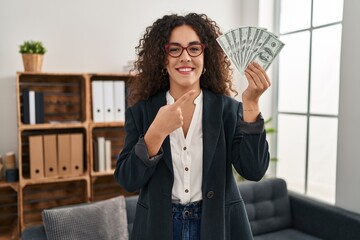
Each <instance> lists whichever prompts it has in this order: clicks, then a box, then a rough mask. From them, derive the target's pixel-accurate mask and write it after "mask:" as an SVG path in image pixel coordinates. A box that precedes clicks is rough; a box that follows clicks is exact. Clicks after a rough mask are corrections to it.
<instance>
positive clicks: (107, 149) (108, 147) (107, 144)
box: [105, 140, 111, 172]
mask: <svg viewBox="0 0 360 240" xmlns="http://www.w3.org/2000/svg"><path fill="white" fill-rule="evenodd" d="M105 170H106V171H107V172H110V171H111V140H105Z"/></svg>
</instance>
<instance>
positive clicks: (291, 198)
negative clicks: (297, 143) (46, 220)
mask: <svg viewBox="0 0 360 240" xmlns="http://www.w3.org/2000/svg"><path fill="white" fill-rule="evenodd" d="M239 190H240V192H241V195H242V197H243V200H244V202H245V204H246V209H247V212H248V217H249V220H250V224H251V228H252V231H253V234H254V240H285V239H286V240H289V239H290V240H316V239H329V240H356V239H360V214H356V213H352V212H349V211H346V210H343V209H340V208H338V207H334V206H331V205H328V204H325V203H322V202H319V201H315V200H312V199H310V198H308V197H305V196H302V195H299V194H295V193H292V192H288V190H287V187H286V182H285V181H284V180H282V179H278V178H272V179H264V180H262V181H260V182H241V183H240V184H239ZM125 200H126V211H127V220H128V230H129V234H131V229H132V223H133V222H134V215H135V208H136V201H137V197H136V196H133V197H127V198H126V199H125ZM21 239H22V240H40V239H46V234H45V230H44V227H43V226H35V227H30V228H27V229H25V230H24V231H23V232H22V237H21ZM239 240H240V239H239Z"/></svg>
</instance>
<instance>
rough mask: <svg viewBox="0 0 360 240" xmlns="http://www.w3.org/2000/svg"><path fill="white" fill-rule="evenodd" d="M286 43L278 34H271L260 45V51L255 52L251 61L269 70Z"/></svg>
mask: <svg viewBox="0 0 360 240" xmlns="http://www.w3.org/2000/svg"><path fill="white" fill-rule="evenodd" d="M284 45H285V44H284V43H283V42H281V41H280V40H279V39H278V38H277V37H276V36H274V35H272V34H269V36H268V37H267V38H266V40H265V41H264V43H263V44H262V45H261V46H260V47H259V49H258V51H257V52H256V53H254V54H253V56H252V58H251V59H250V61H249V62H256V63H258V64H259V65H260V66H261V67H262V68H264V69H265V70H267V69H268V67H269V66H270V64H271V63H272V61H273V60H274V58H275V57H276V56H277V55H278V54H279V52H280V51H281V49H282V48H283V47H284Z"/></svg>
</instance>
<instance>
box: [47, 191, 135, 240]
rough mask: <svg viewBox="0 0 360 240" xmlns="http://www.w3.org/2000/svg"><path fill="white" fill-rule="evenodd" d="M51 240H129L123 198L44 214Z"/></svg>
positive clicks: (48, 236)
mask: <svg viewBox="0 0 360 240" xmlns="http://www.w3.org/2000/svg"><path fill="white" fill-rule="evenodd" d="M42 218H43V222H44V227H45V232H46V236H47V238H48V239H49V240H60V239H61V240H67V239H69V240H74V239H78V240H82V239H84V240H99V239H102V240H113V239H114V240H115V239H116V240H127V239H128V228H127V216H126V206H125V199H124V197H123V196H120V197H116V198H112V199H108V200H104V201H99V202H93V203H88V204H80V205H73V206H65V207H60V208H54V209H46V210H43V212H42Z"/></svg>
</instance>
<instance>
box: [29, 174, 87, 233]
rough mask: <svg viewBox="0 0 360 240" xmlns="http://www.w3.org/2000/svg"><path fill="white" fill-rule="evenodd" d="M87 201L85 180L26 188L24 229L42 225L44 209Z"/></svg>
mask: <svg viewBox="0 0 360 240" xmlns="http://www.w3.org/2000/svg"><path fill="white" fill-rule="evenodd" d="M87 201H88V199H87V183H86V181H83V180H77V181H67V182H53V183H46V184H36V185H29V186H26V187H24V189H23V200H22V208H23V227H27V226H31V225H37V224H41V223H42V218H41V212H42V210H44V209H50V208H54V207H59V206H65V205H72V204H79V203H84V202H87Z"/></svg>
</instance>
